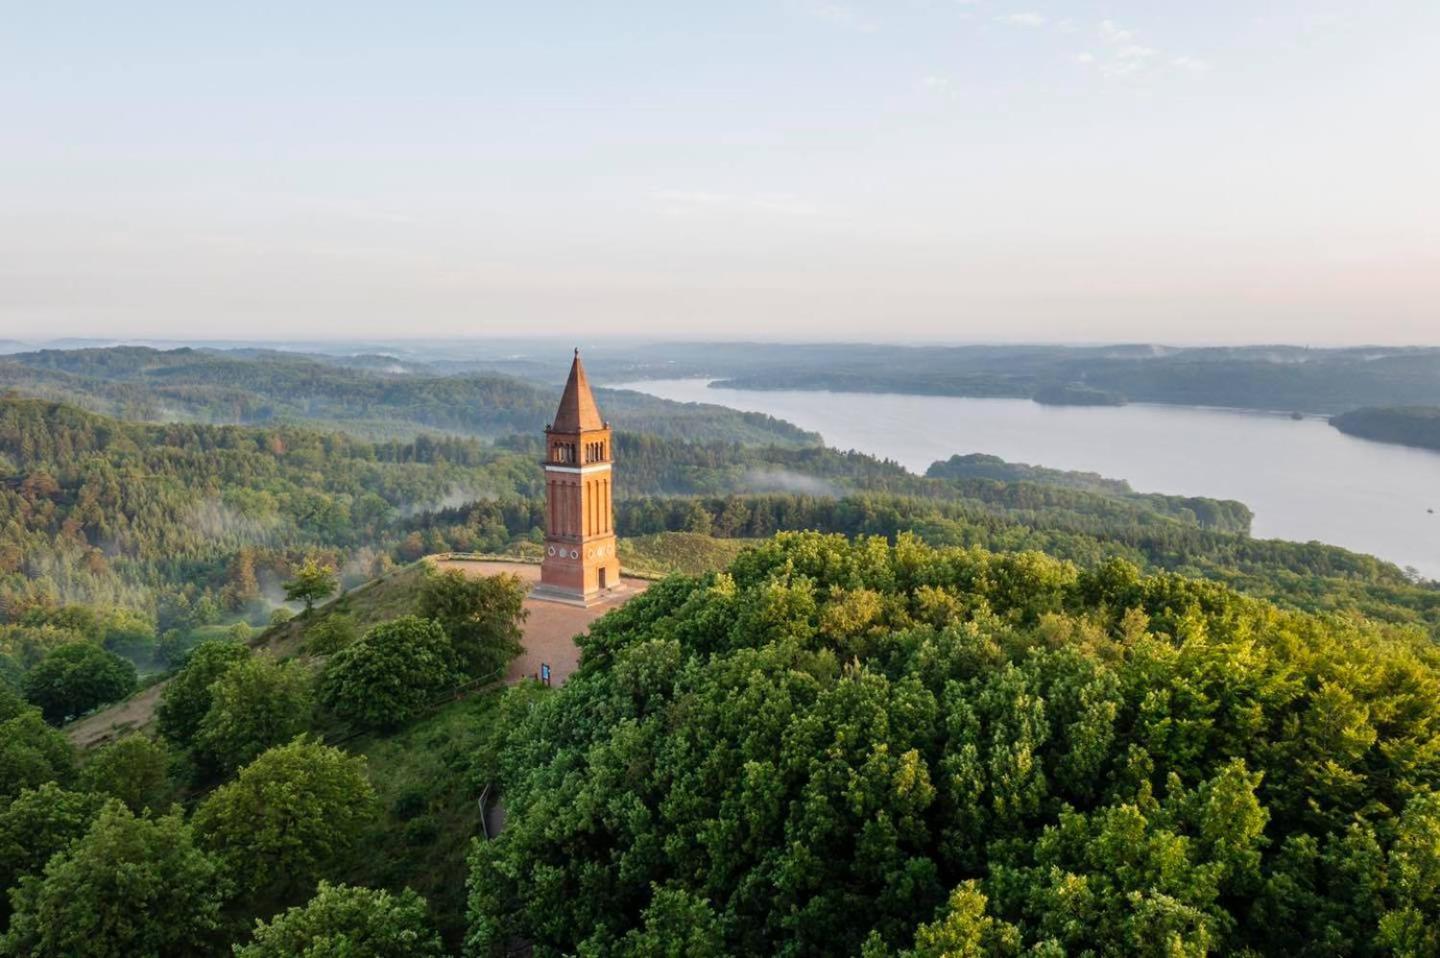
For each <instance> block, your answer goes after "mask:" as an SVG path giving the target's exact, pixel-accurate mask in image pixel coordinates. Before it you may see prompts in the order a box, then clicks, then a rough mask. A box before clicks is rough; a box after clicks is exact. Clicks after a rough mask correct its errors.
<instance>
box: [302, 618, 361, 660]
mask: <svg viewBox="0 0 1440 958" xmlns="http://www.w3.org/2000/svg"><path fill="white" fill-rule="evenodd" d="M357 638H359V629H358V628H357V627H356V625H355V617H354V616H352V615H345V614H343V613H340V612H331V613H329V614H328V615H325V616H322V617H321V618H320V619H319V621H317V622H314V623H311V624H310V625H309V627H307V628H306V629H305V651H306V652H309V653H310V654H311V655H333V654H334V653H336V652H339V651H340V650H341V649H343V648H345V647H346V646H347V645H349V644H350V643H352V642H354V641H355V640H356V639H357Z"/></svg>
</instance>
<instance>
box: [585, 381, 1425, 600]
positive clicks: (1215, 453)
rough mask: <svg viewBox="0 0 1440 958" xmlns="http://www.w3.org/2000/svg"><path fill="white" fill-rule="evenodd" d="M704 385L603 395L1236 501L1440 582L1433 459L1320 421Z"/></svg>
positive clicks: (1271, 527)
mask: <svg viewBox="0 0 1440 958" xmlns="http://www.w3.org/2000/svg"><path fill="white" fill-rule="evenodd" d="M713 382H715V380H713V379H707V378H683V379H646V380H631V381H627V382H624V383H611V384H607V385H608V386H609V388H612V389H630V390H634V391H637V392H645V393H649V394H650V395H657V396H661V397H663V398H666V399H671V400H675V401H679V402H701V403H710V404H713V405H721V406H728V407H730V408H732V409H741V410H744V411H749V412H762V413H766V414H768V415H771V416H775V417H777V418H780V419H785V420H788V421H790V422H792V423H795V424H796V425H798V426H800V427H802V428H804V429H807V430H811V431H815V432H818V433H820V435H821V436H822V437H823V438H824V441H825V443H826V445H828V446H831V447H834V448H837V449H855V450H857V451H860V452H865V453H868V454H871V455H875V456H878V457H880V458H886V459H893V460H895V461H896V462H898V463H900V464H901V465H903V466H904V467H905V468H906V469H907V470H909V471H911V472H914V473H916V474H918V475H923V474H924V473H925V471H926V469H927V468H928V467H929V466H930V464H931V463H932V462H937V461H942V460H945V459H948V458H949V457H950V456H951V455H954V454H957V453H958V454H966V453H983V454H986V455H993V456H998V457H999V458H1001V459H1003V460H1005V461H1007V462H1012V463H1026V464H1034V465H1041V466H1044V467H1047V468H1051V469H1061V470H1066V471H1079V472H1093V473H1097V474H1099V475H1102V476H1105V477H1109V478H1114V479H1123V480H1125V481H1126V482H1128V483H1129V484H1130V485H1131V487H1132V488H1134V489H1135V490H1136V491H1138V492H1149V493H1160V494H1166V495H1182V496H1200V497H1208V498H1214V499H1233V500H1237V501H1239V502H1243V503H1245V504H1246V505H1247V506H1249V507H1250V508H1251V509H1252V510H1254V512H1255V516H1256V521H1255V527H1254V530H1253V537H1254V538H1256V539H1281V540H1286V541H1290V542H1299V543H1306V542H1322V543H1326V544H1329V545H1335V546H1339V547H1341V548H1345V549H1349V550H1351V551H1354V552H1359V553H1365V554H1369V555H1373V556H1376V557H1378V558H1380V559H1382V560H1384V561H1387V562H1391V563H1394V564H1395V565H1397V566H1399V567H1400V568H1402V569H1404V568H1409V569H1413V570H1416V571H1417V572H1418V573H1419V574H1421V575H1423V576H1424V577H1426V578H1429V579H1440V514H1436V513H1430V512H1427V510H1428V509H1437V510H1440V454H1437V453H1436V452H1434V451H1432V450H1428V449H1419V448H1414V447H1408V446H1400V445H1391V444H1382V443H1376V442H1375V441H1373V440H1369V439H1362V438H1359V437H1353V436H1349V435H1347V434H1345V433H1343V432H1341V431H1340V430H1338V429H1335V428H1334V427H1333V426H1331V425H1330V422H1329V417H1328V416H1324V415H1307V416H1303V417H1302V418H1300V419H1295V418H1294V417H1293V416H1292V414H1291V413H1290V412H1281V411H1275V410H1250V409H1241V408H1238V407H1228V406H1222V407H1196V406H1180V405H1176V404H1171V403H1129V404H1127V405H1124V406H1051V405H1045V404H1042V403H1036V402H1034V401H1033V400H1030V399H1026V398H976V397H957V396H935V395H915V394H909V393H870V392H834V391H827V390H808V389H807V390H770V389H765V390H732V389H726V388H721V387H712V386H711V385H710V383H713Z"/></svg>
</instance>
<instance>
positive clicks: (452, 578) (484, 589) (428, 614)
mask: <svg viewBox="0 0 1440 958" xmlns="http://www.w3.org/2000/svg"><path fill="white" fill-rule="evenodd" d="M419 612H420V615H421V616H423V617H425V618H427V619H434V620H435V621H437V622H439V623H440V625H441V626H442V627H443V628H444V629H445V634H446V635H448V636H450V641H451V643H452V644H453V645H454V647H455V655H456V657H457V660H458V666H459V668H460V670H461V671H462V672H464V673H465V674H467V675H472V676H480V675H489V674H490V673H492V672H496V671H499V670H501V669H503V668H504V667H505V665H506V664H507V663H508V662H509V661H510V660H511V659H513V658H514V657H515V656H517V655H519V654H520V650H521V646H520V638H521V631H520V626H521V623H523V622H524V621H525V616H526V614H527V613H526V611H525V586H524V584H523V583H522V582H521V581H520V579H519V578H518V577H516V576H514V575H509V574H503V575H494V576H467V575H466V574H465V573H464V572H461V571H460V570H459V569H447V570H446V571H444V572H438V573H436V572H431V573H430V574H429V575H428V576H427V578H426V580H425V584H424V586H423V587H422V589H421V592H420V602H419Z"/></svg>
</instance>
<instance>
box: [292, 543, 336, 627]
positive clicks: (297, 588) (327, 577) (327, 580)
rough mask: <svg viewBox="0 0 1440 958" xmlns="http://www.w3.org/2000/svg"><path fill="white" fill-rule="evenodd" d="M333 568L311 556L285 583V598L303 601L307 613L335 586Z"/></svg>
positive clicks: (333, 589)
mask: <svg viewBox="0 0 1440 958" xmlns="http://www.w3.org/2000/svg"><path fill="white" fill-rule="evenodd" d="M337 584H338V583H337V582H336V579H335V569H334V568H333V567H332V566H328V565H321V564H320V562H319V560H317V559H316V558H315V557H313V556H311V557H310V558H308V559H306V560H305V563H304V564H303V565H301V566H300V568H299V569H297V570H296V572H295V578H293V579H291V580H290V581H289V582H286V583H285V598H286V599H287V600H289V601H291V602H304V603H305V611H306V612H307V613H308V612H310V610H311V609H313V608H314V607H315V603H316V602H319V601H320V600H321V599H324V598H327V597H328V596H329V595H330V594H331V593H332V592H334V591H335V588H336V586H337Z"/></svg>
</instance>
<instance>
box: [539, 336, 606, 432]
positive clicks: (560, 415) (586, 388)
mask: <svg viewBox="0 0 1440 958" xmlns="http://www.w3.org/2000/svg"><path fill="white" fill-rule="evenodd" d="M550 428H551V429H552V430H554V431H555V432H582V431H584V430H589V429H604V428H605V420H604V418H602V417H601V415H600V407H598V406H596V405H595V396H594V395H593V394H592V393H591V392H590V380H589V379H587V378H585V367H584V366H582V365H580V350H579V349H578V348H577V349H576V350H575V361H574V362H573V363H571V364H570V378H569V379H567V380H566V381H565V392H564V393H562V394H561V395H560V408H559V409H557V410H555V422H554V423H552V424H551V426H550Z"/></svg>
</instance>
